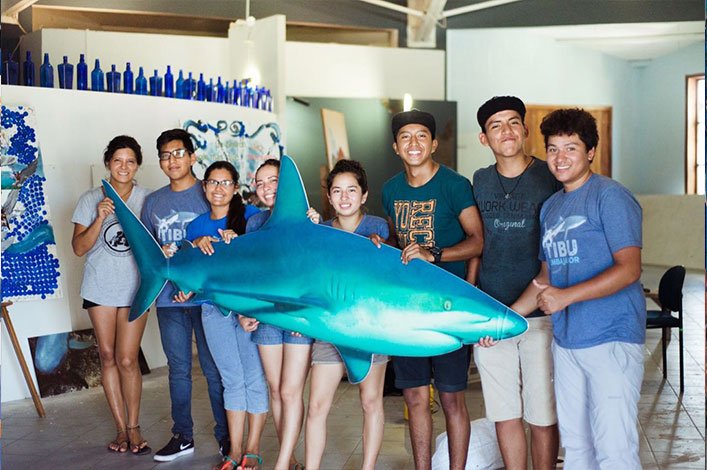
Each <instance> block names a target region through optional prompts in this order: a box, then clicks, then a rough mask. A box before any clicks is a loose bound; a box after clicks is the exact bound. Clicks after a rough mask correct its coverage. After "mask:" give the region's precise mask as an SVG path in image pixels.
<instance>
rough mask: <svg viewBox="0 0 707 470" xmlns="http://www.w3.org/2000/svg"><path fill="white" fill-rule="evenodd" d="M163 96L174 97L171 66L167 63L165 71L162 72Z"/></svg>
mask: <svg viewBox="0 0 707 470" xmlns="http://www.w3.org/2000/svg"><path fill="white" fill-rule="evenodd" d="M160 88H161V87H160ZM164 96H166V97H167V98H173V97H174V75H172V68H171V67H170V66H169V65H168V66H167V72H166V73H165V74H164Z"/></svg>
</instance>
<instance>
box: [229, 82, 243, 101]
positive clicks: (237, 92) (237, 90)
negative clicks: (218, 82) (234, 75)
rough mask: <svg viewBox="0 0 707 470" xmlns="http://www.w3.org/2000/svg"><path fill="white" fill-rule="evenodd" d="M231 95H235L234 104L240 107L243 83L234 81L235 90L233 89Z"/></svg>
mask: <svg viewBox="0 0 707 470" xmlns="http://www.w3.org/2000/svg"><path fill="white" fill-rule="evenodd" d="M231 93H233V104H235V105H240V104H241V83H240V82H239V81H238V80H233V89H232V91H231Z"/></svg>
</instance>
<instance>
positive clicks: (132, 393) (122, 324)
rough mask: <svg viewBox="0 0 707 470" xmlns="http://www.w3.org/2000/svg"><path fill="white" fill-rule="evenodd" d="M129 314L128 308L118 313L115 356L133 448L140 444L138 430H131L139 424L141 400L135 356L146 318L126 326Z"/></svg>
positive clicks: (138, 370) (138, 368)
mask: <svg viewBox="0 0 707 470" xmlns="http://www.w3.org/2000/svg"><path fill="white" fill-rule="evenodd" d="M129 313H130V309H128V308H119V309H118V319H117V322H116V341H115V343H116V344H115V356H116V359H117V363H118V374H119V375H120V385H121V390H122V396H123V400H124V402H125V406H126V408H127V412H128V421H127V426H128V427H129V428H131V430H130V431H129V433H128V434H129V437H130V442H131V444H132V445H133V446H137V445H139V444H140V443H141V442H142V440H143V439H142V435H141V434H140V430H139V429H136V428H135V427H136V426H138V425H139V424H140V397H141V396H142V374H141V373H140V365H139V364H138V354H139V350H140V342H141V341H142V334H143V333H144V331H145V325H147V314H145V315H142V316H141V317H140V318H138V319H137V320H135V321H132V322H128V314H129Z"/></svg>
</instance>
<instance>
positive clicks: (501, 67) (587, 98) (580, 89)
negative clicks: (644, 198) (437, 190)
mask: <svg viewBox="0 0 707 470" xmlns="http://www.w3.org/2000/svg"><path fill="white" fill-rule="evenodd" d="M635 87H636V75H635V71H634V70H633V68H632V67H631V66H630V65H629V64H628V63H627V62H626V61H623V60H620V59H616V58H613V57H610V56H607V55H605V54H602V53H600V52H595V51H591V50H586V49H581V48H578V47H576V46H572V45H568V44H563V43H559V42H557V41H555V40H554V39H552V38H549V37H546V36H542V35H540V34H538V33H537V32H535V31H534V30H533V28H495V29H474V30H451V31H449V32H448V33H447V99H448V100H452V101H457V103H458V105H457V109H458V110H459V111H458V114H459V116H458V117H459V126H458V132H459V140H458V142H459V154H458V162H459V163H458V168H459V171H460V173H462V174H464V175H466V176H468V177H471V176H472V175H473V173H474V171H475V170H476V169H478V168H480V167H484V166H488V165H490V164H491V163H493V161H494V160H493V155H492V154H491V152H490V150H489V149H488V148H485V147H483V146H482V145H481V144H480V143H479V139H478V134H479V132H480V128H479V125H478V123H477V122H476V111H477V109H478V108H479V106H481V105H482V104H483V103H484V102H485V101H486V100H488V99H489V98H491V97H492V96H495V95H516V96H518V97H520V98H521V99H522V100H523V101H524V102H526V103H529V104H550V105H583V106H612V107H613V122H614V126H613V135H612V139H613V141H612V161H613V177H614V178H615V179H617V180H618V181H624V179H625V178H626V176H627V175H626V171H627V170H626V168H625V166H624V165H623V164H622V160H623V158H624V155H626V154H627V153H633V152H635V149H632V147H631V141H629V140H627V138H626V136H627V135H626V132H625V131H626V129H627V128H630V127H631V126H632V125H633V122H634V116H633V115H634V111H633V107H632V102H633V96H634V94H635V93H636V92H635Z"/></svg>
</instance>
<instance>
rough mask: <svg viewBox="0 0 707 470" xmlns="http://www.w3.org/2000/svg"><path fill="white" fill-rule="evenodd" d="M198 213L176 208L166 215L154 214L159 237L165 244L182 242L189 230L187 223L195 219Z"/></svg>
mask: <svg viewBox="0 0 707 470" xmlns="http://www.w3.org/2000/svg"><path fill="white" fill-rule="evenodd" d="M197 216H198V214H195V213H194V212H181V211H180V212H177V211H175V210H174V209H173V210H171V211H170V213H169V214H167V216H166V217H159V216H158V215H157V214H152V218H153V220H154V222H155V227H156V229H157V238H158V239H159V240H160V243H162V244H163V245H165V244H168V243H176V244H178V245H179V244H180V243H181V242H182V240H183V239H184V237H185V235H186V231H187V225H189V222H191V221H192V220H194V219H195V218H196V217H197Z"/></svg>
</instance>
